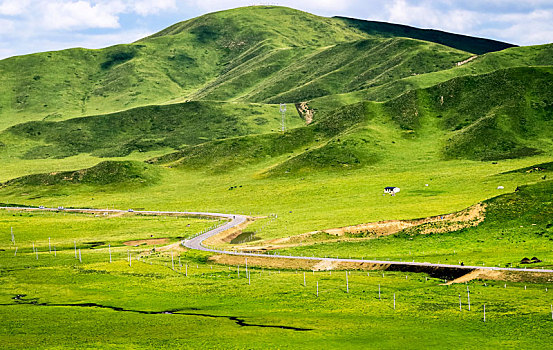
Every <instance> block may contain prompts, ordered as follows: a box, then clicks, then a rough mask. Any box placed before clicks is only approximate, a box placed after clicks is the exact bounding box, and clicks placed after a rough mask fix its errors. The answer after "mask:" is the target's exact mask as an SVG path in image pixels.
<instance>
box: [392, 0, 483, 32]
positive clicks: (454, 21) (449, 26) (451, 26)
mask: <svg viewBox="0 0 553 350" xmlns="http://www.w3.org/2000/svg"><path fill="white" fill-rule="evenodd" d="M386 11H387V15H386V16H385V20H386V21H388V22H393V23H400V24H408V25H412V26H418V27H422V28H434V29H442V30H446V31H453V32H464V31H467V30H468V29H470V28H473V27H474V26H476V25H478V24H479V23H480V22H481V19H480V18H479V17H480V16H479V15H478V14H477V13H475V12H472V11H467V10H464V9H452V10H441V9H438V8H434V7H432V6H429V4H427V3H420V4H417V5H411V4H409V3H408V2H407V1H406V0H394V1H392V2H391V3H389V4H388V5H387V6H386Z"/></svg>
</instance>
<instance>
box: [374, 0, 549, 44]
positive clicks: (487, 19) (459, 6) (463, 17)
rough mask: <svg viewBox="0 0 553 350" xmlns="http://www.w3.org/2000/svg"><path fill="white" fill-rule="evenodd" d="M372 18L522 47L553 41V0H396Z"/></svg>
mask: <svg viewBox="0 0 553 350" xmlns="http://www.w3.org/2000/svg"><path fill="white" fill-rule="evenodd" d="M372 19H376V20H381V21H387V22H393V23H401V24H407V25H412V26H416V27H422V28H432V29H440V30H445V31H451V32H455V33H461V34H466V35H473V36H481V37H489V38H493V39H497V40H503V41H507V42H511V43H514V44H519V45H532V44H543V43H549V42H553V35H552V33H553V3H552V2H551V0H530V1H525V2H520V1H518V0H517V1H514V0H501V1H500V0H491V1H485V2H483V1H476V0H467V1H465V2H456V1H452V0H437V1H430V0H420V1H410V0H392V1H390V2H388V3H387V4H386V5H385V10H384V11H383V12H381V13H380V14H379V15H376V16H373V17H372Z"/></svg>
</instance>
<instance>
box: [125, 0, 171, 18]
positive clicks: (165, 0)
mask: <svg viewBox="0 0 553 350" xmlns="http://www.w3.org/2000/svg"><path fill="white" fill-rule="evenodd" d="M129 6H130V8H131V10H132V11H133V12H136V13H137V14H139V15H141V16H146V15H150V14H156V13H159V12H161V11H165V10H174V9H177V4H176V1H175V0H157V1H151V0H140V1H130V3H129Z"/></svg>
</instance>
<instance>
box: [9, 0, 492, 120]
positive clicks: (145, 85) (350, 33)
mask: <svg viewBox="0 0 553 350" xmlns="http://www.w3.org/2000/svg"><path fill="white" fill-rule="evenodd" d="M390 26H392V27H394V25H390ZM397 28H398V30H397V34H398V35H394V34H393V32H394V31H393V30H391V31H388V32H387V34H386V35H383V34H378V35H376V34H375V35H371V34H370V33H367V32H366V31H364V30H361V29H359V24H358V23H357V24H356V23H350V22H348V21H345V20H343V19H338V18H325V17H318V16H314V15H311V14H308V13H305V12H301V11H297V10H293V9H289V8H284V7H273V6H254V7H245V8H239V9H235V10H229V11H222V12H217V13H212V14H208V15H205V16H201V17H198V18H195V19H191V20H188V21H185V22H181V23H178V24H175V25H174V26H172V27H169V28H167V29H165V30H163V31H161V32H159V33H157V34H154V35H152V36H150V37H148V38H144V39H142V40H139V41H138V42H136V43H133V44H129V45H117V46H113V47H109V48H106V49H100V50H86V49H70V50H63V51H56V52H45V53H37V54H32V55H26V56H18V57H12V58H8V59H5V60H2V61H0V76H1V77H2V85H1V86H0V128H6V127H9V126H12V125H15V124H18V123H21V122H26V121H31V120H40V119H44V118H46V119H47V120H61V119H68V118H71V117H77V116H85V115H97V114H104V113H110V112H116V111H121V110H125V109H129V108H132V107H137V106H145V105H150V104H160V103H166V102H171V101H173V102H175V101H185V100H188V99H192V98H193V99H200V98H204V99H217V100H229V99H236V98H239V99H240V100H242V101H250V102H255V101H272V102H282V101H285V102H297V101H298V99H299V100H302V99H306V98H313V97H318V96H324V95H327V94H335V93H343V92H348V91H352V90H355V89H359V88H363V87H366V86H373V85H379V84H384V83H386V82H390V81H392V80H394V79H398V78H404V77H408V76H410V75H412V74H421V73H426V72H433V71H438V70H442V69H445V68H448V67H449V66H452V65H454V63H455V62H456V61H457V60H462V59H465V58H468V57H470V55H471V54H470V53H468V52H463V51H459V50H455V49H453V48H450V47H447V46H442V45H438V44H432V43H428V42H421V41H413V40H410V39H400V37H399V35H400V34H401V33H402V31H401V30H399V28H402V27H401V26H397ZM411 37H413V36H411ZM425 38H426V37H425ZM452 38H457V36H455V35H453V36H452ZM459 38H460V36H459ZM426 39H427V40H431V39H432V38H431V37H428V38H426ZM471 40H473V41H474V42H475V45H476V46H481V47H485V46H486V45H485V44H486V43H487V44H489V48H488V51H493V50H496V49H497V48H498V47H497V43H496V42H493V41H485V40H483V39H477V38H473V39H471V38H468V37H463V41H466V42H471ZM442 41H443V40H442ZM448 43H449V42H448ZM476 43H478V44H476ZM335 45H338V46H336V47H335ZM482 50H484V49H482ZM353 57H355V58H356V60H353V62H351V63H350V64H349V65H346V66H344V67H342V63H341V62H344V61H343V60H346V61H351V59H352V58H353ZM390 57H391V58H392V59H391V60H390V59H388V58H390ZM312 59H314V61H311V60H312ZM372 60H376V61H375V62H373V63H371V62H372ZM310 62H311V63H310ZM313 63H316V66H315V65H314V64H313ZM359 76H360V77H359ZM277 95H278V96H277Z"/></svg>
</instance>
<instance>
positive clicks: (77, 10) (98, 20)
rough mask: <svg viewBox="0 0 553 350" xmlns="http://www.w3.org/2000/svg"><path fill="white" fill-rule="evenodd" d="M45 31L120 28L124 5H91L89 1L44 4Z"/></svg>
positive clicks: (43, 21) (42, 8) (42, 7)
mask: <svg viewBox="0 0 553 350" xmlns="http://www.w3.org/2000/svg"><path fill="white" fill-rule="evenodd" d="M40 7H41V10H42V11H43V12H42V16H43V17H42V25H43V27H44V28H45V29H74V28H118V27H119V18H118V16H117V14H118V13H120V12H121V11H122V9H123V7H122V4H119V3H114V4H111V5H109V4H108V5H104V4H101V3H99V4H91V3H89V2H87V1H76V2H73V1H69V2H68V1H54V2H47V3H45V4H42V6H40Z"/></svg>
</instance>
